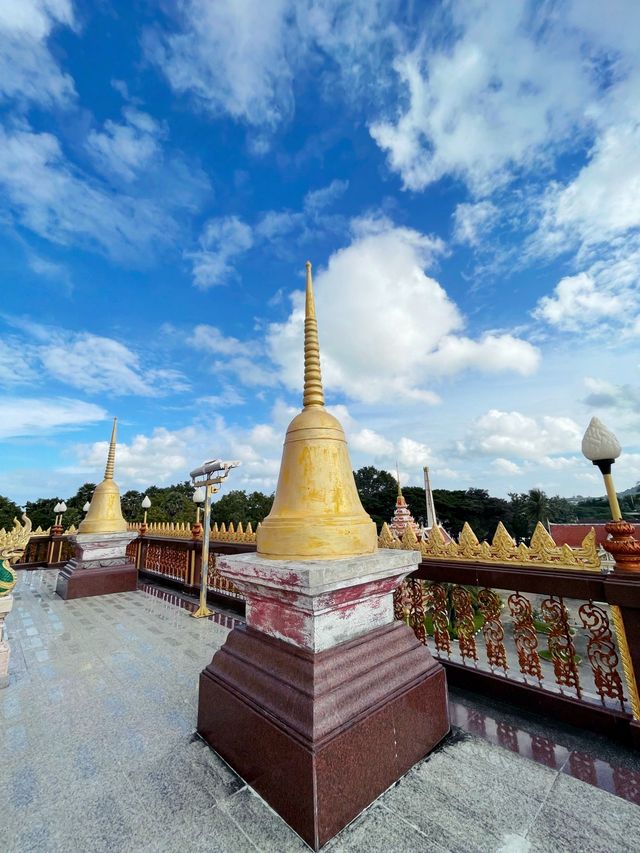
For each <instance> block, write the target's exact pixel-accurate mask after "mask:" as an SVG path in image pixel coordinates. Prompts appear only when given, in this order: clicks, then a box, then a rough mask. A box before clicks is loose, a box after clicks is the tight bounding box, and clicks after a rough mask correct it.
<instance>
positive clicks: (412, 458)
mask: <svg viewBox="0 0 640 853" xmlns="http://www.w3.org/2000/svg"><path fill="white" fill-rule="evenodd" d="M398 459H399V461H400V462H401V463H402V464H403V465H409V467H411V468H414V469H416V468H423V467H424V466H425V465H427V464H428V463H429V462H430V461H431V450H430V449H429V448H428V447H427V445H426V444H423V443H422V442H420V441H414V439H412V438H406V436H403V437H402V438H401V439H400V441H399V442H398Z"/></svg>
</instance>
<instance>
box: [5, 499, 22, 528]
mask: <svg viewBox="0 0 640 853" xmlns="http://www.w3.org/2000/svg"><path fill="white" fill-rule="evenodd" d="M14 518H17V519H21V518H22V510H21V509H20V507H19V506H18V504H16V503H14V502H13V501H12V500H10V499H9V498H5V497H4V496H3V495H0V529H2V528H3V527H4V529H5V530H9V528H11V527H13V519H14Z"/></svg>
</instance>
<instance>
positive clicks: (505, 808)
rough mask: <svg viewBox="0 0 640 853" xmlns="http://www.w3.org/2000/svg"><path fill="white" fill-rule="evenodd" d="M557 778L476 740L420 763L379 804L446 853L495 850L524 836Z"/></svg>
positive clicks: (524, 759) (534, 765) (527, 762)
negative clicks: (448, 852)
mask: <svg viewBox="0 0 640 853" xmlns="http://www.w3.org/2000/svg"><path fill="white" fill-rule="evenodd" d="M556 775H557V774H556V772H555V771H552V770H548V769H547V768H545V767H541V766H540V765H538V764H535V763H534V762H532V761H529V760H528V759H526V758H521V757H520V756H519V755H514V754H513V753H510V752H507V751H506V750H504V749H502V748H500V747H495V746H492V745H490V744H488V743H486V742H485V741H483V740H480V739H477V738H471V737H469V738H467V739H464V740H460V741H457V742H453V743H451V744H450V745H448V746H447V745H445V746H444V748H442V749H440V750H439V751H438V752H436V753H435V754H433V755H432V756H431V757H430V758H428V759H426V760H425V761H422V762H421V763H420V764H418V765H417V766H416V767H415V768H413V770H411V771H410V772H409V773H408V774H407V775H406V776H405V777H403V779H401V780H400V782H398V783H397V784H396V785H395V786H394V787H393V788H391V789H390V790H389V791H388V792H387V793H385V794H384V795H383V797H382V803H383V804H384V806H385V807H386V808H388V809H391V810H392V811H393V812H395V813H397V814H398V815H399V816H400V817H402V818H404V819H405V820H407V821H408V822H409V823H410V824H411V825H413V826H416V827H417V828H418V829H419V830H420V831H422V832H423V833H424V834H425V835H426V836H428V838H429V839H431V840H432V841H433V842H434V843H436V844H439V845H441V846H442V847H444V848H445V849H447V850H452V851H458V850H464V851H465V853H471V851H482V853H484V851H486V850H488V849H492V850H497V849H499V848H500V847H501V846H503V844H504V843H505V841H506V839H507V837H508V836H512V835H525V833H526V831H527V829H528V828H529V826H530V825H531V823H532V822H533V820H534V818H535V816H536V814H537V812H538V810H539V809H540V807H541V805H542V803H543V802H544V801H545V798H546V796H547V794H548V793H549V791H550V790H551V788H552V785H553V783H554V780H555V778H556Z"/></svg>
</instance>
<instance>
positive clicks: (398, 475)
mask: <svg viewBox="0 0 640 853" xmlns="http://www.w3.org/2000/svg"><path fill="white" fill-rule="evenodd" d="M396 477H397V478H398V497H399V498H401V497H402V489H401V488H400V467H399V465H398V460H397V459H396Z"/></svg>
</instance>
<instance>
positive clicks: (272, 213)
mask: <svg viewBox="0 0 640 853" xmlns="http://www.w3.org/2000/svg"><path fill="white" fill-rule="evenodd" d="M348 186H349V182H348V181H339V180H334V181H332V182H331V183H330V184H328V185H327V186H325V187H320V188H319V189H316V190H310V191H309V192H308V193H307V194H306V195H305V197H304V200H303V205H302V209H301V210H267V211H264V212H263V213H262V214H261V215H260V216H259V217H258V220H257V222H256V223H255V225H254V226H253V227H250V226H249V225H248V224H246V223H245V222H243V221H242V220H241V219H239V218H238V217H237V216H223V217H218V218H216V219H210V220H209V221H208V222H207V223H206V224H205V226H204V228H203V231H202V234H201V235H200V241H199V242H200V246H201V249H200V250H198V251H194V252H185V257H187V258H189V259H190V260H191V261H192V263H193V278H194V283H195V284H196V286H198V287H201V288H203V289H204V288H208V287H212V286H215V285H219V284H226V283H227V282H228V281H230V280H231V279H232V278H234V277H235V276H236V270H235V262H236V261H237V260H238V259H239V258H241V257H242V256H243V255H244V254H245V253H246V252H248V251H249V249H251V248H253V247H255V246H259V245H264V244H265V243H268V247H269V251H270V252H275V253H279V254H285V255H287V254H289V253H290V251H291V235H292V233H293V232H297V238H296V241H297V243H300V242H301V241H303V240H306V239H309V237H310V236H312V235H313V238H314V239H317V237H318V234H319V232H320V231H325V230H326V231H334V232H342V231H343V230H344V228H345V220H344V217H343V216H341V215H338V214H331V213H329V212H328V211H327V208H329V207H330V206H331V205H332V204H333V203H334V202H335V201H336V200H337V199H338V198H339V197H340V196H341V195H342V194H343V193H344V192H345V191H346V189H347V187H348Z"/></svg>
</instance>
